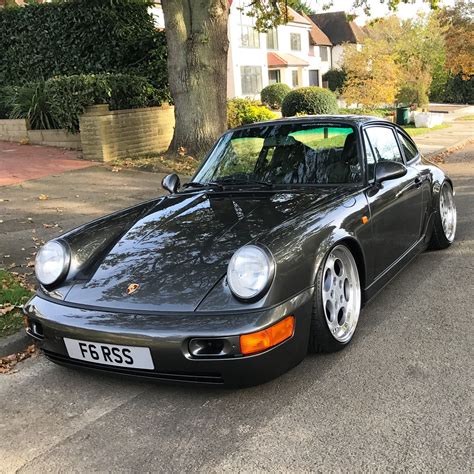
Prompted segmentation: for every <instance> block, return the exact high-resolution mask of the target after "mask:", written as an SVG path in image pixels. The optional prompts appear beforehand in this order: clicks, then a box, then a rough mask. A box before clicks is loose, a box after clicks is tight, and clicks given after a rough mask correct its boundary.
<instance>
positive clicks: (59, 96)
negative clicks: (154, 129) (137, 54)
mask: <svg viewBox="0 0 474 474" xmlns="http://www.w3.org/2000/svg"><path fill="white" fill-rule="evenodd" d="M45 93H46V96H47V100H48V103H49V105H50V109H51V112H52V115H53V116H54V118H55V120H56V123H57V124H58V126H59V128H65V129H67V130H68V131H70V132H72V133H77V132H78V131H79V116H80V115H82V114H83V113H84V112H85V110H86V107H87V106H90V105H97V104H109V108H110V109H111V110H120V109H134V108H140V107H150V106H156V105H161V104H162V103H163V102H165V101H167V100H168V97H169V96H168V91H167V90H165V91H160V90H158V89H156V88H155V87H153V85H152V84H151V83H150V82H149V81H148V80H147V79H146V78H144V77H140V76H134V75H130V74H96V75H93V74H79V75H73V76H58V77H53V78H51V79H48V80H47V81H46V83H45Z"/></svg>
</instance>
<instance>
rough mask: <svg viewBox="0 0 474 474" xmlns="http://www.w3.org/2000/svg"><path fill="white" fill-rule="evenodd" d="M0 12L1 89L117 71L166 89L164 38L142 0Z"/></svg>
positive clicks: (71, 2) (83, 0) (83, 1)
mask: <svg viewBox="0 0 474 474" xmlns="http://www.w3.org/2000/svg"><path fill="white" fill-rule="evenodd" d="M29 3H31V4H27V5H25V6H24V7H22V8H4V9H1V8H0V84H1V85H9V84H14V85H16V84H22V83H26V82H32V81H38V80H40V79H43V80H47V79H49V78H51V77H53V76H58V75H77V74H98V73H104V72H120V73H127V74H135V75H139V76H144V77H146V78H147V79H148V80H149V81H150V82H151V83H152V84H153V85H154V86H155V87H156V88H158V89H160V90H163V89H165V87H166V85H167V69H166V56H167V48H166V38H165V34H164V32H161V31H158V30H157V29H156V27H155V25H154V22H153V18H152V16H151V15H150V13H149V12H148V6H149V4H150V2H147V1H146V0H113V1H104V0H68V1H61V2H53V3H43V4H34V2H29Z"/></svg>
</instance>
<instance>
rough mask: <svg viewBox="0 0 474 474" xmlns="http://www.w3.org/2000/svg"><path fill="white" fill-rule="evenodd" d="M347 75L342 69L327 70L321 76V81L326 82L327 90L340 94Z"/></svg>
mask: <svg viewBox="0 0 474 474" xmlns="http://www.w3.org/2000/svg"><path fill="white" fill-rule="evenodd" d="M346 76H347V73H346V71H344V69H329V71H328V72H326V73H324V74H323V81H327V83H328V87H329V89H331V90H332V91H333V92H340V91H341V90H342V88H343V87H344V83H345V81H346Z"/></svg>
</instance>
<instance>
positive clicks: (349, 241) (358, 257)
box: [314, 232, 367, 299]
mask: <svg viewBox="0 0 474 474" xmlns="http://www.w3.org/2000/svg"><path fill="white" fill-rule="evenodd" d="M340 244H343V245H345V246H346V247H348V248H349V250H350V251H351V253H352V255H353V257H354V260H355V262H356V265H357V271H358V272H359V279H360V284H361V289H362V294H364V290H365V288H366V283H367V264H366V259H365V255H364V252H363V250H362V246H361V245H360V243H359V242H358V240H357V238H356V237H355V236H354V235H352V234H349V233H347V232H343V233H342V232H341V233H338V234H331V235H329V236H328V237H327V238H326V239H325V240H324V241H323V242H321V244H320V245H319V247H318V250H317V253H316V259H315V261H316V265H315V269H314V277H316V273H317V271H318V269H319V267H320V265H322V263H323V260H324V258H325V257H326V255H327V254H328V253H329V251H330V250H331V249H332V248H334V247H335V246H336V245H340ZM363 299H364V297H363Z"/></svg>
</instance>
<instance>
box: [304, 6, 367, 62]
mask: <svg viewBox="0 0 474 474" xmlns="http://www.w3.org/2000/svg"><path fill="white" fill-rule="evenodd" d="M311 20H312V21H313V23H314V24H315V25H316V26H317V27H318V28H319V29H320V30H321V31H323V32H324V34H325V35H326V36H327V37H328V38H329V39H330V41H331V43H332V44H333V46H332V48H331V54H332V64H333V67H334V68H336V69H337V68H340V67H341V66H342V61H343V52H344V46H345V45H349V44H350V45H354V47H356V48H357V50H358V51H360V50H361V49H362V43H363V42H364V37H365V33H364V32H363V30H362V28H360V27H359V26H358V25H357V23H355V22H354V21H349V20H348V18H347V15H346V13H345V12H328V13H319V14H314V15H311Z"/></svg>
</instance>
